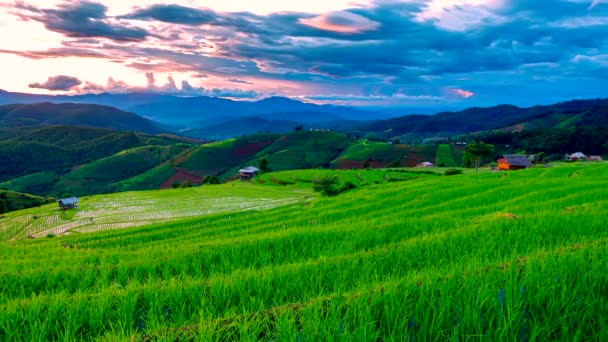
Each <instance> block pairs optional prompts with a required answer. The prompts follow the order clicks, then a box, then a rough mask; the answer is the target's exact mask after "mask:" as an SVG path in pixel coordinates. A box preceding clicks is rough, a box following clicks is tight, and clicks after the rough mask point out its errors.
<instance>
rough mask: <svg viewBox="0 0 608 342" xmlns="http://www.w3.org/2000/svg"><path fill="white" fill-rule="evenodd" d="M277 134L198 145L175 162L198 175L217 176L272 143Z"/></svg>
mask: <svg viewBox="0 0 608 342" xmlns="http://www.w3.org/2000/svg"><path fill="white" fill-rule="evenodd" d="M278 137H279V136H277V135H253V136H248V137H244V138H238V139H229V140H225V141H220V142H216V143H210V144H205V145H202V146H200V147H199V148H197V149H195V150H193V151H192V152H191V153H190V154H189V155H187V156H186V157H184V158H183V160H182V161H180V162H178V163H177V166H178V167H180V168H183V169H186V170H187V171H189V172H191V173H193V174H196V175H198V176H217V175H220V174H222V173H225V172H226V171H228V170H230V169H233V168H234V167H236V166H238V165H240V164H241V163H243V162H244V161H246V160H248V159H250V158H253V157H254V156H255V154H256V153H258V152H259V151H261V150H262V149H264V148H266V147H268V146H269V145H270V144H272V143H273V142H274V141H275V140H276V139H277V138H278Z"/></svg>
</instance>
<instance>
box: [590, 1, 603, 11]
mask: <svg viewBox="0 0 608 342" xmlns="http://www.w3.org/2000/svg"><path fill="white" fill-rule="evenodd" d="M601 2H603V0H593V2H592V3H591V5H590V6H589V9H590V10H591V9H593V8H595V6H597V5H599V4H600V3H601Z"/></svg>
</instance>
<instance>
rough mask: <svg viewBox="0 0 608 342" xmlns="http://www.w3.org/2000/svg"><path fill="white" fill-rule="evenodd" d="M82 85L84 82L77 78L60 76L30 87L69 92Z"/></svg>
mask: <svg viewBox="0 0 608 342" xmlns="http://www.w3.org/2000/svg"><path fill="white" fill-rule="evenodd" d="M81 84H82V81H80V80H79V79H77V78H76V77H71V76H65V75H58V76H52V77H49V78H48V79H47V80H46V82H44V83H32V84H30V85H29V87H30V88H37V89H46V90H51V91H69V90H72V89H73V88H74V87H77V86H79V85H81Z"/></svg>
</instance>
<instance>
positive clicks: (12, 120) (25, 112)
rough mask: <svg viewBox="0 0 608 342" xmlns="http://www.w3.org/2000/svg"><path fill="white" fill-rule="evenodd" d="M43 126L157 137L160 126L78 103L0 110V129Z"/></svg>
mask: <svg viewBox="0 0 608 342" xmlns="http://www.w3.org/2000/svg"><path fill="white" fill-rule="evenodd" d="M44 125H67V126H91V127H99V128H107V129H114V130H118V131H132V132H142V133H150V134H156V133H161V132H162V131H163V130H162V129H160V128H159V126H158V125H157V124H156V123H154V122H152V121H150V120H148V119H144V118H142V117H140V116H138V115H136V114H133V113H127V112H123V111H121V110H118V109H116V108H113V107H108V106H100V105H94V104H79V103H61V104H53V103H36V104H13V105H4V106H0V127H23V126H44Z"/></svg>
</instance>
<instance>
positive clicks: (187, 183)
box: [179, 179, 192, 189]
mask: <svg viewBox="0 0 608 342" xmlns="http://www.w3.org/2000/svg"><path fill="white" fill-rule="evenodd" d="M179 187H180V188H181V189H183V188H191V187H192V181H190V180H189V179H186V181H185V182H183V183H182V184H181V185H180V186H179Z"/></svg>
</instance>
